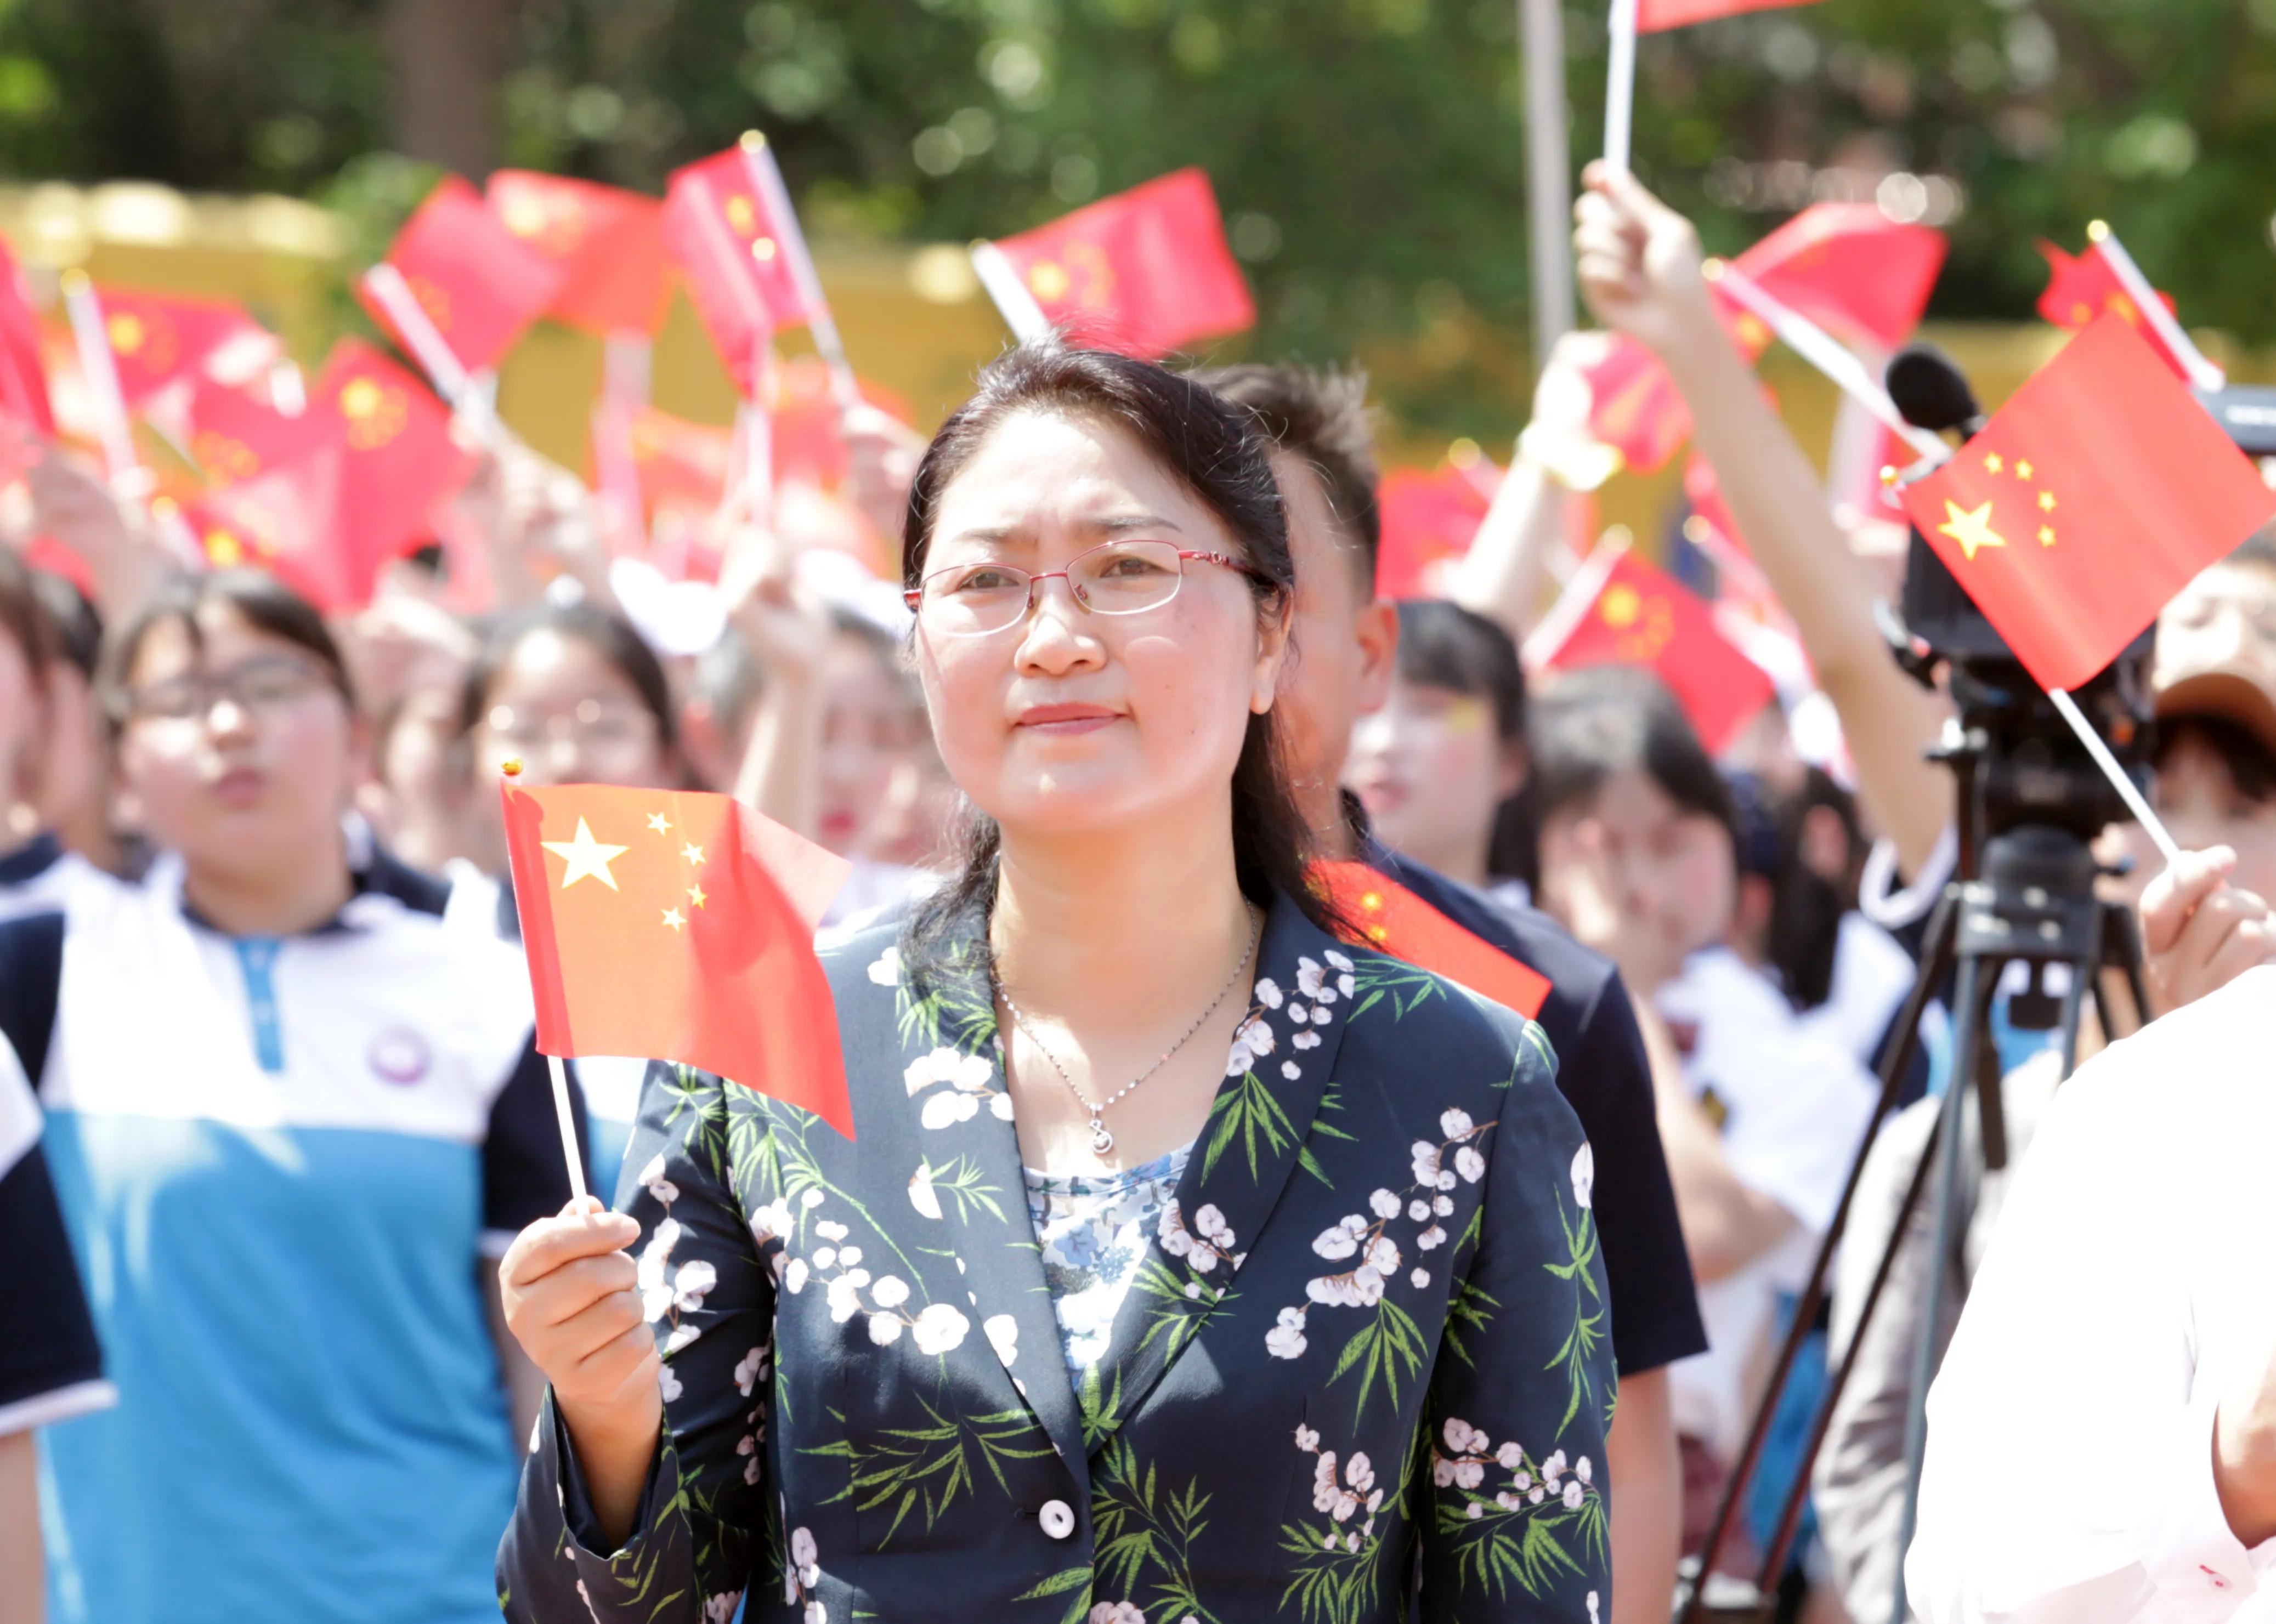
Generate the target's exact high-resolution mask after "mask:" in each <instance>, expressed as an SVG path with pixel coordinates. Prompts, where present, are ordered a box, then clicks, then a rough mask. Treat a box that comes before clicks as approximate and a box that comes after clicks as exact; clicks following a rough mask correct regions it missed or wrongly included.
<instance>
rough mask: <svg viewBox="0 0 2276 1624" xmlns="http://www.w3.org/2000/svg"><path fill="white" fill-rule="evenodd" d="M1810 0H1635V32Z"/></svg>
mask: <svg viewBox="0 0 2276 1624" xmlns="http://www.w3.org/2000/svg"><path fill="white" fill-rule="evenodd" d="M1807 4H1809V0H1638V3H1637V5H1636V32H1637V33H1638V34H1657V33H1658V32H1659V31H1660V30H1661V29H1663V28H1688V27H1689V26H1691V25H1692V24H1693V23H1704V22H1712V21H1713V20H1714V19H1717V18H1718V17H1736V16H1738V15H1740V14H1741V12H1744V11H1777V10H1779V9H1781V8H1783V7H1786V6H1789V5H1807Z"/></svg>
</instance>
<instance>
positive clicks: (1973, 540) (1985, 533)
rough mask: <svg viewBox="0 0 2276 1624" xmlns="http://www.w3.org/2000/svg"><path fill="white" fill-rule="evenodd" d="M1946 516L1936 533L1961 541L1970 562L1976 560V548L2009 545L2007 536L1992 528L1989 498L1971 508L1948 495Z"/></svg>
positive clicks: (1945, 508) (1945, 500) (1963, 550)
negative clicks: (1978, 505)
mask: <svg viewBox="0 0 2276 1624" xmlns="http://www.w3.org/2000/svg"><path fill="white" fill-rule="evenodd" d="M1944 518H1945V522H1944V523H1943V524H1941V525H1938V526H1937V527H1936V533H1937V534H1938V535H1940V536H1950V537H1951V538H1952V539H1953V540H1955V541H1957V542H1959V543H1960V550H1961V552H1962V553H1963V554H1965V555H1967V558H1968V562H1969V563H1975V562H1976V548H1984V547H2005V546H2007V537H2005V536H2003V535H2001V534H2000V533H1999V532H1998V531H1996V530H1994V529H1992V503H1991V501H1990V499H1989V498H1986V499H1985V501H1984V505H1983V506H1982V507H1980V508H1976V509H1974V510H1969V509H1967V508H1963V507H1961V505H1960V504H1959V503H1958V502H1954V500H1953V499H1952V498H1951V497H1949V496H1946V498H1945V499H1944Z"/></svg>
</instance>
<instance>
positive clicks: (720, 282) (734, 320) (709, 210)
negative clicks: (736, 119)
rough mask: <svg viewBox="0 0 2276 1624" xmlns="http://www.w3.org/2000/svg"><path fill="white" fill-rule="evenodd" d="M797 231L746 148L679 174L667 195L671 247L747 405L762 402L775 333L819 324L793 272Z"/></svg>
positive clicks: (667, 232) (705, 325)
mask: <svg viewBox="0 0 2276 1624" xmlns="http://www.w3.org/2000/svg"><path fill="white" fill-rule="evenodd" d="M797 231H798V223H797V222H796V221H794V220H792V221H781V220H778V219H776V218H775V217H774V213H773V211H772V210H771V209H770V208H769V207H768V204H767V200H766V196H765V193H764V192H763V190H762V187H761V186H760V185H759V182H758V179H757V178H756V176H755V175H754V174H753V173H752V161H751V159H750V158H749V157H748V156H747V155H746V154H745V152H744V149H743V147H742V146H741V145H740V143H739V144H738V145H736V146H733V147H729V148H727V150H726V151H725V152H721V153H714V154H713V155H711V156H709V157H708V158H706V159H704V160H703V161H702V162H700V163H691V164H689V165H687V167H686V168H685V169H680V170H673V171H672V176H671V182H670V184H669V185H667V186H666V188H665V190H664V247H665V249H666V250H667V251H668V252H669V253H671V257H672V258H673V259H674V260H675V261H678V262H679V268H680V269H681V270H683V271H685V272H686V273H687V291H688V295H689V297H691V298H694V301H695V313H696V314H697V315H699V316H701V317H702V320H703V330H704V331H705V332H707V333H709V335H710V336H711V343H712V344H713V346H714V347H715V348H717V351H719V359H720V360H721V361H722V362H723V363H725V366H726V368H727V374H728V375H729V376H730V377H732V379H734V381H735V387H736V388H737V389H740V390H741V391H742V392H743V396H744V397H745V398H746V399H753V398H755V397H756V395H757V390H758V378H759V370H760V369H759V366H758V357H759V354H760V352H761V351H763V350H764V349H765V348H766V346H767V344H769V342H770V341H771V340H772V338H773V336H774V335H775V333H776V332H777V331H778V330H780V329H787V328H793V327H804V326H806V325H807V324H808V322H809V321H812V320H813V319H814V312H813V311H811V310H809V309H808V307H807V302H806V297H805V295H804V294H803V293H802V292H801V291H800V289H799V284H798V274H797V272H796V271H795V270H794V269H793V268H792V256H793V254H794V253H799V252H800V249H799V247H798V246H797V243H798V240H799V239H798V238H797V237H796V235H795V234H796V233H797Z"/></svg>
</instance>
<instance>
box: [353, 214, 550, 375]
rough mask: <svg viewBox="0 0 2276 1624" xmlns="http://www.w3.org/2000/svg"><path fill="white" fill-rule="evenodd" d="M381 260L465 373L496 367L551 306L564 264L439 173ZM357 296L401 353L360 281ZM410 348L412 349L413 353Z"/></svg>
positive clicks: (390, 326) (389, 326)
mask: <svg viewBox="0 0 2276 1624" xmlns="http://www.w3.org/2000/svg"><path fill="white" fill-rule="evenodd" d="M387 262H388V263H389V264H390V265H392V266H393V267H395V268H396V269H397V270H398V271H399V272H401V273H402V275H403V280H404V282H405V283H406V284H407V285H408V286H409V288H410V289H411V294H412V297H413V298H416V299H417V300H418V301H419V306H420V308H421V309H422V310H424V311H425V312H426V313H427V319H428V320H429V321H432V322H433V323H434V324H435V330H436V332H438V333H440V334H441V335H442V336H443V341H444V343H445V344H449V345H450V347H451V354H452V355H455V356H456V357H458V358H459V365H460V366H464V367H465V368H466V369H467V371H468V372H480V371H482V369H483V368H484V367H487V366H496V365H497V363H498V360H499V359H500V358H501V357H503V356H504V355H505V352H506V351H508V350H510V349H512V347H513V344H514V340H516V339H518V338H520V336H522V334H523V333H524V332H526V331H527V330H528V328H529V324H530V323H531V322H533V321H536V320H537V318H538V317H539V316H540V315H542V313H544V312H545V311H546V310H547V309H548V308H550V306H551V305H552V304H553V301H554V299H555V298H556V297H557V296H558V294H559V292H560V291H561V285H562V283H563V281H564V280H565V276H566V272H565V268H564V267H563V266H561V265H560V264H558V263H557V262H556V261H553V260H550V259H548V258H547V257H546V256H545V255H544V254H542V253H539V252H538V251H537V250H536V249H535V248H534V247H532V246H530V245H528V244H527V243H526V242H524V241H523V240H522V239H521V238H519V237H516V236H515V235H514V234H513V233H512V231H510V230H507V229H506V228H505V224H504V223H501V222H500V221H499V219H498V217H497V215H493V214H492V213H490V211H489V208H486V207H484V205H483V203H482V194H481V193H478V192H476V191H475V190H474V188H473V187H472V186H470V185H467V183H466V182H465V181H463V180H461V179H459V177H457V176H456V175H445V176H444V178H443V179H442V182H441V184H440V185H437V186H436V188H435V189H434V190H433V191H432V192H430V193H428V194H427V200H426V201H425V202H423V203H421V205H420V206H419V208H418V211H417V212H416V213H415V214H413V215H412V216H411V218H410V220H409V221H408V222H407V223H406V224H405V225H404V228H403V230H401V231H400V232H399V233H398V234H397V236H396V238H395V243H394V245H393V246H391V247H390V248H389V249H388V251H387ZM356 297H357V298H359V299H360V300H361V301H362V302H363V307H364V308H365V309H366V310H367V311H368V312H370V313H371V318H372V320H373V321H376V322H378V323H379V325H380V328H381V329H382V330H383V331H385V332H387V333H389V334H391V335H392V336H394V337H395V339H396V341H397V342H398V343H399V344H403V345H404V348H405V349H406V351H410V350H413V346H412V345H411V344H408V343H407V342H406V341H405V340H404V337H403V335H402V334H400V333H398V332H397V331H396V329H395V324H394V322H392V321H390V320H389V319H388V315H387V311H386V309H385V307H384V306H382V305H381V304H380V303H379V302H378V301H377V300H376V299H375V298H372V296H371V293H370V291H369V290H368V289H366V288H365V287H364V286H363V284H362V283H361V282H360V281H359V282H358V283H357V284H356ZM413 352H414V353H415V351H413Z"/></svg>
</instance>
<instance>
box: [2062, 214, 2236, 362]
mask: <svg viewBox="0 0 2276 1624" xmlns="http://www.w3.org/2000/svg"><path fill="white" fill-rule="evenodd" d="M2086 236H2087V240H2088V241H2089V242H2090V244H2092V245H2093V246H2094V247H2096V248H2098V249H2099V250H2101V253H2102V259H2103V262H2104V263H2105V264H2106V265H2108V266H2109V267H2110V274H2111V275H2112V276H2115V277H2117V278H2118V285H2119V286H2120V287H2122V288H2124V289H2125V290H2126V292H2127V296H2128V298H2131V299H2132V300H2133V301H2134V305H2135V308H2136V309H2137V310H2139V311H2140V312H2141V313H2142V319H2143V321H2147V322H2148V323H2149V324H2150V329H2151V331H2152V332H2154V333H2156V334H2157V335H2158V337H2159V338H2161V339H2163V340H2164V341H2165V345H2166V348H2167V349H2168V350H2171V351H2173V352H2174V359H2175V360H2177V361H2179V362H2181V367H2182V370H2184V371H2186V372H2187V373H2188V374H2189V387H2190V388H2191V389H2204V390H2205V391H2207V392H2208V393H2210V392H2211V391H2212V390H2214V389H2226V388H2227V387H2228V374H2227V373H2225V372H2223V371H2221V369H2220V368H2219V367H2218V366H2214V365H2213V364H2212V362H2211V361H2209V360H2207V359H2205V357H2204V351H2202V350H2200V349H2198V348H2197V346H2196V340H2194V339H2192V338H2191V337H2190V336H2189V334H2188V333H2187V332H2185V331H2184V330H2183V329H2182V327H2181V323H2180V322H2179V321H2175V320H2174V313H2173V312H2172V311H2170V310H2168V309H2166V301H2165V300H2164V299H2162V298H2158V291H2157V289H2155V288H2153V287H2151V285H2150V279H2149V278H2148V277H2147V276H2143V274H2142V268H2141V267H2140V266H2138V265H2136V264H2135V263H2134V256H2133V255H2132V254H2130V253H2127V252H2126V245H2125V244H2124V243H2121V242H2120V241H2119V240H2118V233H2117V232H2115V231H2113V230H2111V229H2110V227H2109V226H2108V225H2106V224H2105V223H2103V222H2102V221H2099V220H2097V221H2094V222H2092V223H2090V224H2089V225H2088V226H2087V228H2086Z"/></svg>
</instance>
